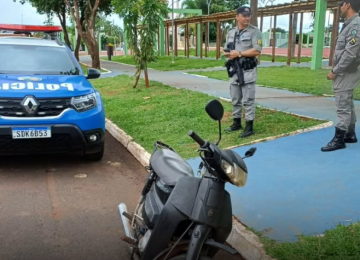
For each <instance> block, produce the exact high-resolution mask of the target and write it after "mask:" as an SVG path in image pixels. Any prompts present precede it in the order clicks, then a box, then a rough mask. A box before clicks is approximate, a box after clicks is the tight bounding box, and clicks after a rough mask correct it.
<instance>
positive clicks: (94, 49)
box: [83, 30, 100, 69]
mask: <svg viewBox="0 0 360 260" xmlns="http://www.w3.org/2000/svg"><path fill="white" fill-rule="evenodd" d="M92 32H93V30H88V31H87V32H86V33H85V32H84V33H83V39H84V42H85V44H86V46H87V48H88V50H89V53H90V56H91V60H92V62H91V67H92V68H95V69H100V56H99V54H100V53H99V44H98V42H97V41H96V39H95V35H94V34H93V33H92Z"/></svg>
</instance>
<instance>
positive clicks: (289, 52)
mask: <svg viewBox="0 0 360 260" xmlns="http://www.w3.org/2000/svg"><path fill="white" fill-rule="evenodd" d="M292 18H293V11H292V10H291V11H290V14H289V37H288V53H287V63H286V64H287V65H288V66H290V63H291V43H292V23H293V19H292Z"/></svg>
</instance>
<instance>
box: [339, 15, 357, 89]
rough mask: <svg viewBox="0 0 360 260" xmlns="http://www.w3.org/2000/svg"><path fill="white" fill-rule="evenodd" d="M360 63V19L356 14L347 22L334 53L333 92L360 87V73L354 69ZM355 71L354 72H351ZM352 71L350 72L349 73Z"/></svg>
mask: <svg viewBox="0 0 360 260" xmlns="http://www.w3.org/2000/svg"><path fill="white" fill-rule="evenodd" d="M356 62H358V63H357V64H359V63H360V17H359V15H358V14H355V15H354V16H352V17H351V18H350V19H348V20H346V21H345V23H344V26H343V28H342V30H341V32H340V34H339V36H338V39H337V42H336V47H335V51H334V67H333V72H334V73H335V75H336V77H335V80H334V81H333V90H334V91H335V92H337V91H346V90H352V89H355V88H356V87H358V86H359V80H360V73H359V70H358V69H356V68H354V67H355V66H357V64H356ZM351 69H353V71H351ZM349 70H350V71H349Z"/></svg>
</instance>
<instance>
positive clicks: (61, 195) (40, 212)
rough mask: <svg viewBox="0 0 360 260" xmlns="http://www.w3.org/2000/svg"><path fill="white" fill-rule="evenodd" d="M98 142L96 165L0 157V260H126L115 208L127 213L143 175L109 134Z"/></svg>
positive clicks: (45, 158) (68, 159) (69, 159)
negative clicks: (100, 155)
mask: <svg viewBox="0 0 360 260" xmlns="http://www.w3.org/2000/svg"><path fill="white" fill-rule="evenodd" d="M106 143H107V145H106V152H105V156H104V159H103V160H102V161H101V162H97V163H89V162H86V161H84V160H82V159H81V158H78V157H74V156H61V157H60V156H36V157H32V156H24V157H3V158H0V198H1V199H0V260H8V259H16V260H22V259H29V260H45V259H46V260H49V259H51V260H58V259H61V260H65V259H66V260H70V259H76V260H82V259H86V260H93V259H94V260H108V259H111V260H116V259H123V260H126V259H129V254H128V250H127V248H126V245H125V244H124V242H123V241H122V240H121V239H120V238H121V236H122V235H123V232H122V226H121V220H120V216H119V213H118V208H117V206H118V204H119V202H125V203H126V204H127V205H128V207H129V208H131V209H133V208H134V207H135V204H136V201H137V198H138V195H139V193H140V191H141V189H142V185H143V182H144V180H145V178H146V171H145V169H144V168H143V167H142V166H141V165H140V163H138V161H136V159H135V158H134V157H133V156H132V155H131V154H130V153H129V152H128V151H127V150H126V149H125V148H124V147H123V146H122V145H121V144H119V143H118V142H117V141H116V140H115V139H113V138H112V137H111V136H110V135H109V134H107V136H106ZM216 259H241V258H239V257H234V258H229V257H228V255H227V254H223V255H219V256H217V258H216Z"/></svg>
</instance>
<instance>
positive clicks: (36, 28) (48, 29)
mask: <svg viewBox="0 0 360 260" xmlns="http://www.w3.org/2000/svg"><path fill="white" fill-rule="evenodd" d="M0 30H7V31H13V32H23V33H31V32H44V33H55V32H62V28H61V26H47V25H20V24H0Z"/></svg>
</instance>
